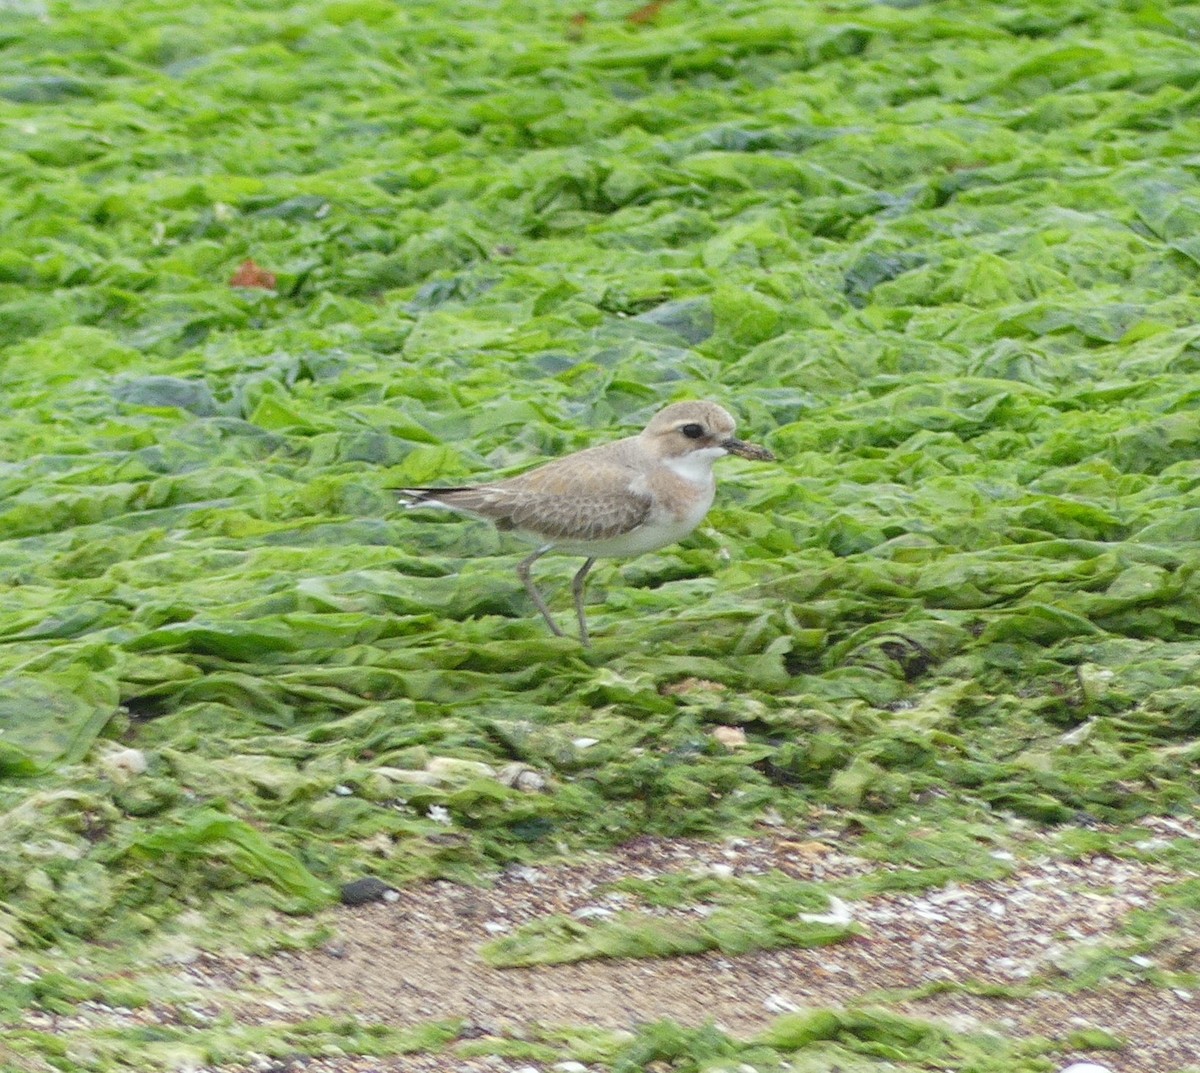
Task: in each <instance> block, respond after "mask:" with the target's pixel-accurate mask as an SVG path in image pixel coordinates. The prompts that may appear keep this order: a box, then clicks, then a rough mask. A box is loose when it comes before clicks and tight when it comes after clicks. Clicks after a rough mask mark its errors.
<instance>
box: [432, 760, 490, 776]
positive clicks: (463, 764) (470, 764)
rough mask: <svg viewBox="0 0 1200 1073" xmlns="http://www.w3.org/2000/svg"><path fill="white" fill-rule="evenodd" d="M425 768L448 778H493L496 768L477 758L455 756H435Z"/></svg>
mask: <svg viewBox="0 0 1200 1073" xmlns="http://www.w3.org/2000/svg"><path fill="white" fill-rule="evenodd" d="M425 770H426V771H428V772H429V773H430V774H431V775H440V776H441V777H443V778H445V779H449V780H462V781H465V780H467V779H494V778H495V777H496V769H495V768H493V767H492V766H491V765H489V764H482V763H480V762H479V761H478V760H461V759H459V758H458V757H456V756H435V757H434V758H433V759H432V760H430V761H429V763H428V764H426V765H425Z"/></svg>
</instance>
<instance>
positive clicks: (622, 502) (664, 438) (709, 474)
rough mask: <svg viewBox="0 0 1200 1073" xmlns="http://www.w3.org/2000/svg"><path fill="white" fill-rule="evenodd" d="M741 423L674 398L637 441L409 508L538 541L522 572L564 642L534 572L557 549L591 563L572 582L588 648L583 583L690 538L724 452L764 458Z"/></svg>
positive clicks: (412, 499)
mask: <svg viewBox="0 0 1200 1073" xmlns="http://www.w3.org/2000/svg"><path fill="white" fill-rule="evenodd" d="M734 427H735V426H734V420H733V418H732V417H731V416H730V415H729V413H728V411H726V410H725V409H723V408H722V407H720V406H718V405H717V404H716V403H713V402H675V403H672V404H671V405H670V406H668V407H666V408H665V409H663V410H660V411H659V412H658V413H657V414H655V415H654V418H653V419H652V420H651V422H650V424H648V425H647V426H646V427H645V428H644V429H643V430H642V431H641V432H640V433H639V434H638V435H636V436H630V437H628V438H627V439H623V440H616V441H615V442H613V443H604V444H601V445H600V446H598V447H589V448H587V449H586V450H583V451H577V452H576V453H575V454H572V455H567V456H566V457H565V458H556V459H554V460H553V461H552V462H547V463H545V464H544V465H541V466H538V467H537V468H536V469H531V470H529V471H528V472H526V473H522V474H520V475H519V476H516V477H509V478H508V479H507V480H500V481H492V482H489V483H487V484H476V485H471V486H469V487H462V488H403V489H400V490H399V494H400V496H401V498H402V500H403V501H404V502H405V503H406V504H407V505H408V506H410V507H416V506H434V507H447V508H449V509H450V510H456V511H462V512H464V513H466V514H473V515H477V516H479V517H482V518H487V519H489V520H491V521H492V522H494V523H495V525H496V527H497V528H498V529H502V530H511V531H512V532H514V533H516V534H517V535H518V536H521V537H524V538H526V539H527V540H532V541H533V542H534V543H535V544H536V545H537V547H536V550H535V551H534V552H533V554H532V555H530V556H528V557H527V558H525V559H523V560H522V561H521V563H520V565H519V566H518V567H517V576H518V577H520V579H521V582H522V583H523V584H524V586H525V589H526V591H527V592H528V593H529V598H530V599H531V600H533V602H534V604H535V605H536V607H537V609H538V610H539V611H540V612H541V613H542V617H543V618H545V620H546V624H547V625H548V626H549V627H550V629H551V630H552V631H553V632H554V633H555V634H557V635H558V636H559V637H562V636H563V632H562V630H561V629H559V626H558V623H557V622H555V621H554V619H553V617H551V615H550V609H549V608H548V607H547V606H546V601H545V600H544V599H543V598H542V594H541V593H540V592H539V591H538V588H537V586H536V585H535V584H534V583H533V578H532V576H531V575H530V568H531V567H532V566H533V564H534V563H535V562H536V561H537V560H538V559H540V558H541V557H542V556H543V555H545V554H546V553H547V552H548V551H557V552H564V553H566V554H568V555H582V556H584V557H585V559H584V564H583V566H582V567H581V568H580V569H579V572H578V573H577V574H576V575H575V578H574V580H573V581H572V583H571V591H572V592H573V593H574V595H575V613H576V615H577V616H578V618H579V637H580V640H581V641H582V642H583V643H584V645H587V644H589V639H588V628H587V618H586V616H585V615H584V610H583V586H584V581H585V580H586V578H587V575H588V571H589V570H591V568H592V564H593V563H595V561H596V560H597V559H602V558H624V557H626V556H630V555H640V554H641V553H642V552H646V551H654V550H656V549H658V548H662V547H665V546H666V545H667V544H674V543H675V542H676V541H677V540H682V539H683V538H684V537H685V536H687V535H688V533H690V532H691V531H692V530H693V529H695V528H696V526H697V525H699V524H700V522H701V520H702V519H703V517H704V515H705V514H707V513H708V508H709V507H711V506H712V501H713V494H714V493H715V491H716V479H715V478H714V477H713V471H712V466H713V462H715V461H716V460H717V459H718V458H720V457H721V456H722V455H725V454H735V455H740V456H741V457H742V458H752V459H757V460H760V461H765V462H770V461H773V460H774V458H775V456H774V455H773V454H771V452H770V451H768V450H767V449H766V448H765V447H759V446H758V445H757V444H753V443H746V442H744V441H743V440H739V439H735V438H734V435H733V430H734Z"/></svg>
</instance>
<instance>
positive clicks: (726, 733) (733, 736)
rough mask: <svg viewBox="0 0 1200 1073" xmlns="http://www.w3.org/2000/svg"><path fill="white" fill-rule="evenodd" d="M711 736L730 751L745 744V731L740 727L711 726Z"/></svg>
mask: <svg viewBox="0 0 1200 1073" xmlns="http://www.w3.org/2000/svg"><path fill="white" fill-rule="evenodd" d="M712 736H713V737H714V738H716V739H717V741H719V742H720V743H721V744H722V745H724V746H725V748H726V749H729V750H730V751H731V752H732V751H733V750H734V749H740V748H741V747H742V746H743V745H745V744H746V732H745V731H744V730H743V729H742V728H741V727H726V726H720V727H713V728H712Z"/></svg>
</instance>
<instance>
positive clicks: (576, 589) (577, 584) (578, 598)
mask: <svg viewBox="0 0 1200 1073" xmlns="http://www.w3.org/2000/svg"><path fill="white" fill-rule="evenodd" d="M595 561H596V560H595V559H587V560H585V561H584V564H583V566H581V567H580V568H579V573H577V574H576V575H575V580H574V581H572V582H571V591H572V592H573V593H574V594H575V614H577V615H578V616H579V640H580V641H582V642H583V647H584V648H591V646H592V642H591V639H590V638H589V637H588V628H587V616H586V615H584V613H583V583H584V581H586V580H587V575H588V571H589V570H591V568H592V563H594V562H595Z"/></svg>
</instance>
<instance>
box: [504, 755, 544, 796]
mask: <svg viewBox="0 0 1200 1073" xmlns="http://www.w3.org/2000/svg"><path fill="white" fill-rule="evenodd" d="M496 779H497V781H498V782H500V783H502V784H503V785H505V786H511V787H512V788H513V789H514V790H520V791H522V792H523V793H527V794H536V793H540V792H541V791H542V790H544V789H545V788H546V776H545V775H543V774H542V773H541V772H539V771H534V770H533V768H531V767H530V766H529V765H528V764H522V763H521V762H520V761H516V762H514V763H511V764H505V765H504V767H502V768H501V769H500V771H499V773H498V774H497V775H496Z"/></svg>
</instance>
